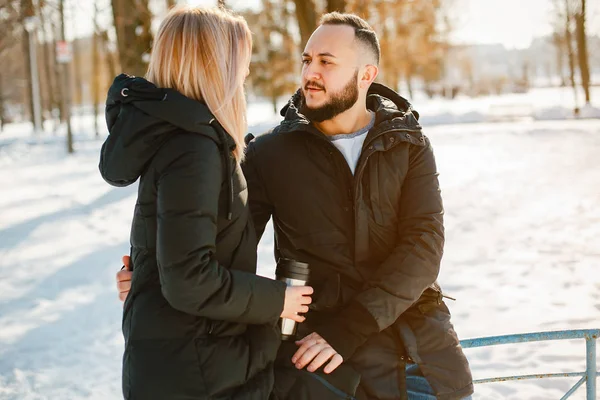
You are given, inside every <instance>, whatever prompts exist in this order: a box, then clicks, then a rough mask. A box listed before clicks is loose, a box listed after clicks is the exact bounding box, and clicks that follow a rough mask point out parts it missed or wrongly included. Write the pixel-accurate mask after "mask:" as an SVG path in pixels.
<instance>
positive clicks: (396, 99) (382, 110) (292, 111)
mask: <svg viewBox="0 0 600 400" xmlns="http://www.w3.org/2000/svg"><path fill="white" fill-rule="evenodd" d="M301 104H302V95H301V89H298V90H297V91H296V93H294V95H293V96H292V97H291V99H290V100H289V101H288V103H287V104H286V105H285V106H284V107H283V108H282V109H281V112H280V113H281V116H282V117H284V121H283V122H284V125H297V124H296V123H300V124H309V123H310V121H308V119H307V118H306V117H305V116H304V115H303V114H301V113H300V111H299V109H300V106H301ZM367 108H368V109H370V110H372V111H374V112H375V115H376V116H375V126H378V125H381V124H382V123H384V122H386V121H389V122H390V123H391V122H392V120H393V125H394V128H404V129H415V130H416V129H420V128H421V126H420V125H419V122H418V119H419V113H418V112H417V111H416V110H414V109H413V108H412V105H411V104H410V103H409V102H408V100H406V99H405V98H404V97H402V96H400V95H399V94H398V93H396V92H395V91H394V90H392V89H390V88H389V87H387V86H385V85H382V84H380V83H373V84H371V87H370V88H369V91H368V92H367ZM386 125H387V124H386Z"/></svg>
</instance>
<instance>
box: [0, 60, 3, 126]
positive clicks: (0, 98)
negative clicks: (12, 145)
mask: <svg viewBox="0 0 600 400" xmlns="http://www.w3.org/2000/svg"><path fill="white" fill-rule="evenodd" d="M3 83H4V82H2V73H1V71H0V133H2V130H3V128H4V85H3Z"/></svg>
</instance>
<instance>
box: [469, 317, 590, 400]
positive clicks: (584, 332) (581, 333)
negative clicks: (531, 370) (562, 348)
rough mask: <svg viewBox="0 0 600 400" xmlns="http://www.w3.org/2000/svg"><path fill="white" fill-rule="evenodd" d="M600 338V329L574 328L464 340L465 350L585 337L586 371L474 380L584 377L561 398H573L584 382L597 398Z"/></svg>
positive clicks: (498, 380)
mask: <svg viewBox="0 0 600 400" xmlns="http://www.w3.org/2000/svg"><path fill="white" fill-rule="evenodd" d="M598 337H600V329H580V330H571V331H555V332H536V333H524V334H518V335H504V336H491V337H484V338H476V339H467V340H462V341H461V342H460V344H461V346H462V347H463V348H465V349H468V348H474V347H484V346H495V345H500V344H511V343H526V342H540V341H545V340H565V339H585V349H586V358H585V366H586V368H585V372H566V373H557V374H536V375H516V376H506V377H498V378H486V379H477V380H475V381H473V382H474V383H488V382H504V381H516V380H524V379H540V378H569V377H578V376H580V377H581V379H580V380H579V381H578V382H577V383H576V384H575V386H573V387H572V388H571V389H570V390H569V391H568V392H567V393H565V395H564V396H563V397H562V398H561V400H564V399H567V398H569V397H570V396H571V395H572V394H573V393H575V391H576V390H577V389H579V387H580V386H581V385H583V384H584V383H585V385H586V389H587V397H586V399H587V400H596V378H597V377H598V376H599V375H600V374H599V373H598V371H597V370H596V339H598Z"/></svg>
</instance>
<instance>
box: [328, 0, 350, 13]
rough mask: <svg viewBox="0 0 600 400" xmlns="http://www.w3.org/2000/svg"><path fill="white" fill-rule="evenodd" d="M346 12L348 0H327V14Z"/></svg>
mask: <svg viewBox="0 0 600 400" xmlns="http://www.w3.org/2000/svg"><path fill="white" fill-rule="evenodd" d="M334 11H338V12H341V13H343V12H345V11H346V0H327V12H334Z"/></svg>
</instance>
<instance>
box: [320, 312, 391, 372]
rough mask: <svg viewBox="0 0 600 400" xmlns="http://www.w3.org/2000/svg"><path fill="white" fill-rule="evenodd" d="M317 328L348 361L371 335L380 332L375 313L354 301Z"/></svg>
mask: <svg viewBox="0 0 600 400" xmlns="http://www.w3.org/2000/svg"><path fill="white" fill-rule="evenodd" d="M315 330H316V332H317V333H318V334H319V335H321V337H322V338H323V339H325V340H326V341H327V343H329V345H330V346H331V347H333V349H334V350H335V351H337V352H338V353H339V354H340V355H341V356H342V357H343V359H344V361H347V360H348V359H350V357H352V355H353V354H354V352H355V351H356V349H358V348H359V347H360V346H361V345H362V344H363V343H364V342H366V341H367V339H368V338H369V336H371V335H372V334H375V333H378V332H379V326H378V324H377V321H376V320H375V318H374V317H373V315H371V313H370V312H369V311H367V309H366V308H365V307H363V306H362V305H361V304H360V303H359V302H357V301H354V302H351V303H350V304H348V306H347V307H346V308H344V309H343V310H341V311H340V313H339V314H337V315H336V316H335V317H334V318H331V319H330V320H329V321H327V322H326V323H323V324H321V325H319V326H317V327H316V329H315Z"/></svg>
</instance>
